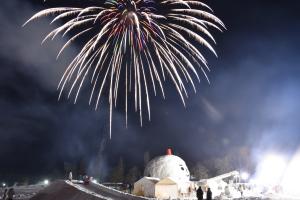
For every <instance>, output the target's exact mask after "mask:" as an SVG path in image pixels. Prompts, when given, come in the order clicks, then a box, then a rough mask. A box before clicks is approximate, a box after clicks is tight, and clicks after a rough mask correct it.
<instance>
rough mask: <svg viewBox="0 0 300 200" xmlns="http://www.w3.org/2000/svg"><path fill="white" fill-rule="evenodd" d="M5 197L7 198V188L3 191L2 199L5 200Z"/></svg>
mask: <svg viewBox="0 0 300 200" xmlns="http://www.w3.org/2000/svg"><path fill="white" fill-rule="evenodd" d="M6 197H7V188H5V190H4V192H3V196H2V199H3V200H6Z"/></svg>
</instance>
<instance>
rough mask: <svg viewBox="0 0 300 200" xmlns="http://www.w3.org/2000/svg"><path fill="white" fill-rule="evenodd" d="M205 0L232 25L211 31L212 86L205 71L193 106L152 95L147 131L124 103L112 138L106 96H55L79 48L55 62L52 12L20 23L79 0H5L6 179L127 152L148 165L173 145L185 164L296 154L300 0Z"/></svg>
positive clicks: (101, 169) (0, 141) (100, 171)
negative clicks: (242, 155)
mask: <svg viewBox="0 0 300 200" xmlns="http://www.w3.org/2000/svg"><path fill="white" fill-rule="evenodd" d="M205 2H207V4H208V5H210V6H211V7H212V8H213V10H214V13H215V14H216V15H217V16H218V17H219V18H220V19H222V21H223V22H224V23H225V24H226V26H227V29H228V30H226V31H224V33H217V32H216V33H215V32H214V36H215V38H216V41H217V45H216V46H215V49H216V51H217V53H218V58H215V57H214V56H213V55H211V54H208V56H207V60H208V63H209V66H210V67H211V69H212V70H211V72H210V73H209V78H210V82H211V84H208V83H207V82H206V81H205V79H204V77H202V81H201V83H200V84H196V87H197V93H196V94H194V93H193V92H192V91H190V94H189V98H188V99H187V102H186V105H187V106H186V108H184V106H183V105H182V103H181V102H180V98H179V97H178V95H177V93H176V91H174V90H173V89H172V90H171V89H170V90H169V91H167V98H166V100H163V99H162V97H161V96H160V95H158V96H157V97H153V96H152V98H151V108H152V110H151V114H152V117H151V118H152V120H151V122H147V121H146V120H144V126H143V127H142V128H141V127H140V126H139V121H138V114H136V113H134V112H133V111H132V110H131V111H130V112H129V123H128V128H127V129H126V128H125V114H124V111H123V109H121V108H119V107H118V108H117V109H115V110H114V113H113V129H112V139H111V140H110V139H109V125H108V109H107V105H108V104H107V102H105V103H103V104H102V106H101V108H100V109H99V110H97V111H94V107H93V106H89V105H88V91H84V93H82V95H81V97H80V98H79V101H78V103H77V104H76V105H74V104H73V100H72V99H69V100H67V98H66V95H64V98H62V99H61V100H60V101H57V97H58V91H56V87H57V84H58V81H59V79H60V77H61V74H62V71H63V70H64V69H65V67H66V66H67V64H68V62H69V61H70V59H71V58H72V57H73V56H74V54H75V53H76V52H77V50H78V46H76V45H73V46H71V48H69V49H68V50H67V51H66V52H65V54H64V55H63V57H62V58H60V59H59V60H58V61H56V60H55V58H56V54H57V53H58V50H59V47H61V46H62V45H63V42H65V41H66V38H64V39H61V38H59V39H56V40H54V41H51V42H47V44H45V45H43V46H41V45H40V43H41V41H42V39H43V37H44V36H45V35H46V33H47V32H49V30H51V29H52V28H54V27H55V25H52V26H51V27H50V26H49V22H50V20H49V18H43V19H42V20H40V21H36V22H34V23H31V24H29V25H28V26H26V27H25V28H22V27H21V26H22V24H23V23H24V22H25V21H26V20H27V19H28V18H30V17H31V16H32V15H33V14H34V13H36V12H37V11H39V10H42V9H44V8H47V7H50V6H66V5H69V6H75V5H78V4H80V1H71V2H70V1H66V0H64V1H55V0H52V1H50V0H49V1H46V2H44V1H43V0H26V1H25V0H24V1H18V0H9V1H8V0H7V1H6V2H2V6H1V7H0V22H1V25H2V28H1V31H0V40H1V41H0V45H1V49H0V61H1V75H0V76H1V79H0V90H1V99H0V109H1V112H2V115H1V117H0V160H1V164H0V183H1V181H6V182H13V181H16V180H18V181H19V180H20V179H21V178H22V177H32V178H33V179H41V178H43V177H46V176H47V175H49V174H61V173H62V172H63V163H64V162H67V163H77V162H79V161H80V160H83V162H84V163H85V164H86V166H87V168H88V171H89V173H91V174H96V175H100V176H103V175H107V174H108V173H109V171H110V169H111V167H112V166H115V165H116V164H117V163H118V160H119V158H120V157H122V158H124V160H126V165H127V168H130V167H131V166H134V165H137V166H139V167H140V169H141V170H142V167H143V155H144V152H146V151H149V152H150V155H151V157H152V158H153V157H154V156H158V155H162V154H164V153H165V149H166V148H167V147H169V146H171V147H173V148H174V150H175V153H176V154H178V155H180V156H181V157H182V158H183V159H184V160H185V161H186V162H187V164H188V166H189V165H190V166H192V165H194V164H195V163H196V162H206V161H207V160H210V159H212V158H222V157H224V156H225V155H226V154H228V153H229V152H232V151H236V150H237V149H243V150H244V151H245V152H247V156H249V159H251V160H253V162H254V163H257V162H259V155H263V154H265V153H268V152H275V153H279V154H285V155H287V156H292V155H293V153H294V152H295V151H296V150H297V149H298V148H299V145H300V135H299V130H300V124H299V119H300V104H299V102H298V99H300V90H299V86H300V78H299V77H300V68H299V63H300V57H299V53H300V51H299V44H300V39H299V33H300V32H299V31H300V28H299V27H298V26H297V25H298V23H299V22H298V20H299V19H300V12H299V8H300V2H296V1H292V0H290V1H282V0H264V1H261V0H252V1H250V0H243V1H239V0H226V1H205ZM168 84H169V85H171V84H170V83H168ZM169 87H170V86H168V88H169ZM99 160H100V162H98V161H99ZM241 167H242V166H241Z"/></svg>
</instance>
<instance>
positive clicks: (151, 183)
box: [133, 177, 159, 197]
mask: <svg viewBox="0 0 300 200" xmlns="http://www.w3.org/2000/svg"><path fill="white" fill-rule="evenodd" d="M158 182H159V179H158V178H152V177H143V178H141V179H140V180H138V181H137V182H135V183H134V189H133V194H134V195H137V196H144V197H155V185H156V183H158Z"/></svg>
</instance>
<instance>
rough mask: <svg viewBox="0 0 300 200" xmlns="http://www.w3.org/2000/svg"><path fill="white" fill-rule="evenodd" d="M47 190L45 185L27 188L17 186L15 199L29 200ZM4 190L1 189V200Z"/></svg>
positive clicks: (28, 186)
mask: <svg viewBox="0 0 300 200" xmlns="http://www.w3.org/2000/svg"><path fill="white" fill-rule="evenodd" d="M44 188H45V185H42V184H37V185H27V186H15V187H14V190H15V198H14V199H18V200H27V199H30V198H31V197H33V196H34V195H36V194H37V193H38V192H39V191H41V190H42V189H44ZM3 192H4V188H1V189H0V195H1V198H2V196H3Z"/></svg>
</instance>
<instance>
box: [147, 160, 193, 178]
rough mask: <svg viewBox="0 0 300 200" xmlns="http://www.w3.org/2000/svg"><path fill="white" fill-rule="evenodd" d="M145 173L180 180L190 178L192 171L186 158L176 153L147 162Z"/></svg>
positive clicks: (149, 175)
mask: <svg viewBox="0 0 300 200" xmlns="http://www.w3.org/2000/svg"><path fill="white" fill-rule="evenodd" d="M144 175H145V176H148V177H155V178H159V179H163V178H167V177H170V178H174V179H176V180H179V181H189V180H190V172H189V170H188V168H187V166H186V164H185V162H184V160H182V159H181V158H180V157H178V156H175V155H164V156H159V157H156V158H154V159H153V160H151V161H150V162H149V163H148V164H147V166H146V168H145V172H144Z"/></svg>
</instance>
